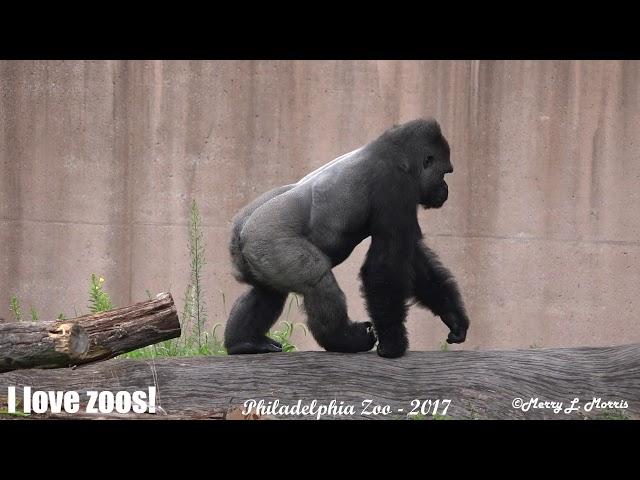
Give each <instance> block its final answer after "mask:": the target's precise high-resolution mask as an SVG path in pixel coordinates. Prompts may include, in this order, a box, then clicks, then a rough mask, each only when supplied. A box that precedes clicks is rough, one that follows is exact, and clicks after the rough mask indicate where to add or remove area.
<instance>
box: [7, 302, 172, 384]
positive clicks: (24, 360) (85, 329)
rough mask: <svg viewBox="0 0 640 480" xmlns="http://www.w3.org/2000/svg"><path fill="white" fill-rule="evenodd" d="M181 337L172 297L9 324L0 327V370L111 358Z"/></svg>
mask: <svg viewBox="0 0 640 480" xmlns="http://www.w3.org/2000/svg"><path fill="white" fill-rule="evenodd" d="M74 325H75V326H74ZM62 326H67V327H66V330H65V332H66V333H67V335H66V336H65V335H60V334H58V333H56V332H59V331H60V329H61V328H62ZM71 326H74V327H73V328H71ZM52 332H53V333H52ZM74 332H75V334H74ZM83 335H84V336H83ZM179 336H180V322H179V320H178V314H177V312H176V308H175V305H174V303H173V298H172V297H171V294H170V293H160V294H158V295H157V296H156V298H154V299H152V300H149V301H145V302H140V303H136V304H135V305H129V306H127V307H123V308H118V309H114V310H109V311H107V312H101V313H97V314H93V315H84V316H82V317H77V318H72V319H69V320H64V321H63V322H34V323H25V322H12V323H6V324H2V325H0V372H4V371H9V370H15V369H19V368H33V367H38V368H59V367H68V366H73V365H82V364H85V363H89V362H96V361H99V360H107V359H109V358H113V357H116V356H118V355H120V354H122V353H126V352H130V351H132V350H136V349H138V348H142V347H145V346H147V345H152V344H154V343H158V342H162V341H164V340H169V339H171V338H176V337H179ZM74 339H75V340H74ZM81 339H84V341H81ZM74 342H75V343H74ZM83 342H84V343H83ZM82 347H84V348H82Z"/></svg>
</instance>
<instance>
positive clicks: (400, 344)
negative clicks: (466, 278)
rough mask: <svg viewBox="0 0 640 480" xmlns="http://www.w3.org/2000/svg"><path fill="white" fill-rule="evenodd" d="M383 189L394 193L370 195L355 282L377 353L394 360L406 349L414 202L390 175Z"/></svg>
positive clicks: (416, 230) (415, 237)
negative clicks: (366, 243) (366, 238)
mask: <svg viewBox="0 0 640 480" xmlns="http://www.w3.org/2000/svg"><path fill="white" fill-rule="evenodd" d="M394 173H395V174H394ZM388 185H394V186H395V187H396V188H394V189H393V190H392V191H389V190H388V189H387V190H386V191H385V193H384V195H381V196H380V197H378V196H377V195H376V194H375V192H374V193H373V195H372V197H373V198H372V204H373V206H374V208H373V209H372V211H371V222H370V228H371V246H370V247H369V251H368V252H367V256H366V259H365V262H364V265H363V266H362V268H361V270H360V277H361V278H362V287H363V294H364V297H365V301H366V305H367V310H368V312H369V315H370V317H371V320H372V321H373V325H374V328H375V332H376V336H377V337H378V347H377V349H378V354H379V355H380V356H383V357H399V356H401V355H403V354H404V353H405V351H406V350H407V347H408V340H407V331H406V327H405V325H404V321H405V318H406V314H407V305H406V301H407V299H408V298H409V297H411V295H412V293H413V285H412V272H413V261H414V259H413V256H414V252H415V245H416V242H417V241H418V240H419V238H420V227H419V225H418V221H417V215H416V202H413V201H411V197H412V190H415V189H414V188H412V185H411V184H410V183H408V182H406V181H405V180H404V178H403V175H401V174H398V173H396V172H389V182H388ZM414 194H415V195H417V192H415V193H414ZM408 199H409V200H408Z"/></svg>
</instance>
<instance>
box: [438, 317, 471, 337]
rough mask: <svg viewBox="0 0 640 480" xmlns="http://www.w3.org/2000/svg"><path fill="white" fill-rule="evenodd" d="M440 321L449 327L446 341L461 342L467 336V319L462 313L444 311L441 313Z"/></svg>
mask: <svg viewBox="0 0 640 480" xmlns="http://www.w3.org/2000/svg"><path fill="white" fill-rule="evenodd" d="M441 318H442V321H443V322H444V323H445V324H446V325H447V326H448V327H449V330H450V331H449V335H448V336H447V343H462V342H464V341H465V339H466V338H467V330H468V329H469V319H468V318H467V317H466V315H464V314H456V313H445V314H443V315H441Z"/></svg>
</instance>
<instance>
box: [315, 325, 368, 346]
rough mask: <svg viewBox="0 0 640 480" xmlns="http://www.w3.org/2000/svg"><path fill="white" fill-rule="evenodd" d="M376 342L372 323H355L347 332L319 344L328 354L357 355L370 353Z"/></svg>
mask: <svg viewBox="0 0 640 480" xmlns="http://www.w3.org/2000/svg"><path fill="white" fill-rule="evenodd" d="M376 341H377V338H376V335H375V333H374V332H373V325H372V324H371V322H354V323H351V324H350V325H349V328H348V329H347V330H346V331H343V332H340V333H339V334H335V335H332V336H331V337H330V338H324V339H323V341H319V342H318V343H320V345H321V346H322V347H323V348H324V349H325V350H326V351H328V352H341V353H357V352H368V351H369V350H371V349H372V348H373V346H374V345H375V344H376Z"/></svg>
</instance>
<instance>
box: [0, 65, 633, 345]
mask: <svg viewBox="0 0 640 480" xmlns="http://www.w3.org/2000/svg"><path fill="white" fill-rule="evenodd" d="M0 97H1V98H0V125H1V126H2V130H1V133H0V139H1V140H0V316H3V317H5V318H9V309H8V304H9V299H10V297H11V296H12V295H14V294H15V295H17V296H18V297H19V298H20V299H21V300H22V303H23V310H25V314H27V311H28V308H29V306H31V305H33V306H35V307H37V309H38V310H39V311H40V313H41V316H43V317H54V316H56V315H57V314H58V313H59V312H64V313H65V314H66V315H67V316H73V315H74V308H75V310H76V311H77V312H78V313H81V312H86V311H87V308H86V305H87V303H88V302H87V296H88V295H87V290H88V279H89V276H90V274H91V273H92V272H96V273H99V274H101V275H102V276H104V278H105V279H106V283H105V286H106V289H107V290H108V291H109V292H110V293H111V295H112V297H113V299H114V301H115V303H116V304H117V305H124V304H128V303H131V302H135V301H140V300H144V299H145V298H146V293H145V291H146V290H147V289H148V290H150V291H151V292H153V293H154V294H155V293H157V292H159V291H166V290H168V291H171V292H172V293H173V295H174V298H175V299H176V300H177V303H178V306H179V308H181V306H182V297H183V294H184V289H185V285H186V282H187V278H188V251H187V221H188V207H189V202H190V200H191V199H192V198H193V199H196V200H197V202H198V204H199V206H200V209H201V213H202V216H203V219H204V224H205V233H206V239H207V242H208V243H207V250H206V254H207V260H208V264H207V266H206V271H205V291H206V294H207V297H206V300H207V303H208V312H209V317H210V322H211V323H212V324H213V323H214V322H224V321H225V314H224V308H225V305H223V293H224V298H225V299H226V309H227V310H228V309H229V306H230V303H231V302H233V301H234V300H235V299H236V298H237V296H238V295H239V294H240V292H241V291H242V290H243V289H244V287H243V286H241V285H239V284H237V283H236V282H235V281H234V280H233V278H232V276H231V273H230V263H229V257H228V254H227V246H226V244H227V239H228V236H229V230H230V221H231V218H232V216H233V215H234V213H235V212H236V211H237V210H238V209H239V208H240V207H242V206H243V205H244V204H246V203H247V202H249V201H250V200H251V199H252V198H254V197H255V196H257V195H258V194H260V193H261V192H263V191H265V190H267V189H270V188H272V187H274V186H276V185H280V184H283V183H289V182H294V181H296V180H297V179H299V178H300V177H302V176H304V175H305V174H306V173H307V172H308V171H310V170H312V169H315V168H317V167H318V166H320V165H322V164H323V163H325V162H327V161H328V160H331V159H333V158H334V157H336V156H338V155H340V154H341V153H344V152H346V151H349V150H352V149H354V148H356V147H358V146H360V145H362V144H364V143H366V142H367V141H369V140H371V139H372V138H374V137H376V136H377V135H378V134H379V133H381V132H382V131H383V130H384V129H386V128H387V127H389V126H391V125H392V124H393V123H396V122H402V121H406V120H409V119H412V118H414V117H418V116H421V115H433V116H435V117H436V118H437V119H438V120H439V121H440V123H441V125H442V127H443V130H444V133H445V135H446V136H447V137H448V139H449V142H450V144H451V146H452V159H453V163H454V166H455V173H454V174H453V175H451V176H450V177H451V178H450V181H449V185H450V199H449V201H448V202H447V203H446V204H445V206H444V207H443V208H442V209H441V210H439V211H427V212H421V213H420V223H421V225H422V226H423V230H424V231H425V234H426V240H427V242H428V244H429V245H430V246H432V247H433V248H434V249H435V250H436V251H437V252H439V254H440V255H441V257H442V259H443V261H444V263H445V264H447V265H448V266H450V268H451V269H452V271H453V272H454V273H455V274H456V275H457V277H458V279H459V282H460V284H461V288H462V291H463V295H464V298H465V299H466V302H467V305H468V309H469V313H470V317H471V320H472V327H471V330H470V332H469V337H468V340H467V342H466V343H465V344H463V345H462V346H455V347H452V348H464V349H478V348H479V349H492V348H502V347H523V348H528V347H530V346H532V345H538V346H572V345H612V344H622V343H630V342H638V341H640V324H639V321H640V315H639V313H640V300H639V298H638V294H639V293H640V288H639V287H640V136H639V135H638V134H639V133H640V63H638V62H592V61H589V62H585V61H579V62H578V61H571V62H569V61H554V62H541V61H503V62H493V61H491V62H489V61H481V62H478V61H469V62H466V61H451V62H449V61H429V62H414V61H379V62H376V61H337V62H336V61H301V62H288V61H286V62H274V61H252V62H249V61H229V62H197V61H192V62H186V61H179V62H177V61H165V62H160V61H149V62H121V61H113V62H103V61H90V62H76V61H73V62H68V61H66V62H59V61H55V62H54V61H50V62H38V61H35V62H0ZM367 246H368V241H365V242H364V243H363V244H362V245H360V246H359V247H358V248H357V250H356V252H355V254H354V255H353V256H352V257H351V258H350V259H349V260H348V261H347V262H346V263H345V264H343V265H341V266H340V267H338V268H337V269H336V274H337V276H338V279H339V281H340V282H341V285H342V286H343V288H344V290H345V292H346V294H347V298H348V300H349V308H350V313H351V315H352V317H353V318H355V319H357V320H364V319H365V317H366V313H365V309H364V306H363V302H362V300H361V299H360V296H359V290H358V289H359V286H358V282H357V278H356V277H357V272H358V269H359V267H360V264H361V262H362V259H363V256H364V253H365V252H366V248H367ZM285 312H286V310H285ZM290 318H291V319H293V320H295V321H302V319H303V318H304V317H303V316H302V314H301V313H300V312H298V311H297V310H296V308H295V305H294V308H293V309H292V311H291V317H290ZM409 329H410V340H411V348H412V349H437V348H438V347H439V345H440V342H442V340H444V338H445V337H446V328H445V327H444V325H442V324H441V322H440V321H439V320H438V319H436V318H434V317H433V316H432V315H431V314H430V313H428V312H426V311H424V310H421V309H419V308H418V307H413V308H412V310H411V314H410V318H409ZM295 340H296V342H297V343H298V344H299V346H301V347H302V348H303V349H317V348H318V347H317V345H316V344H315V342H314V341H313V340H312V339H311V338H310V337H304V335H303V334H302V331H299V332H298V333H297V334H296V335H295Z"/></svg>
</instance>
